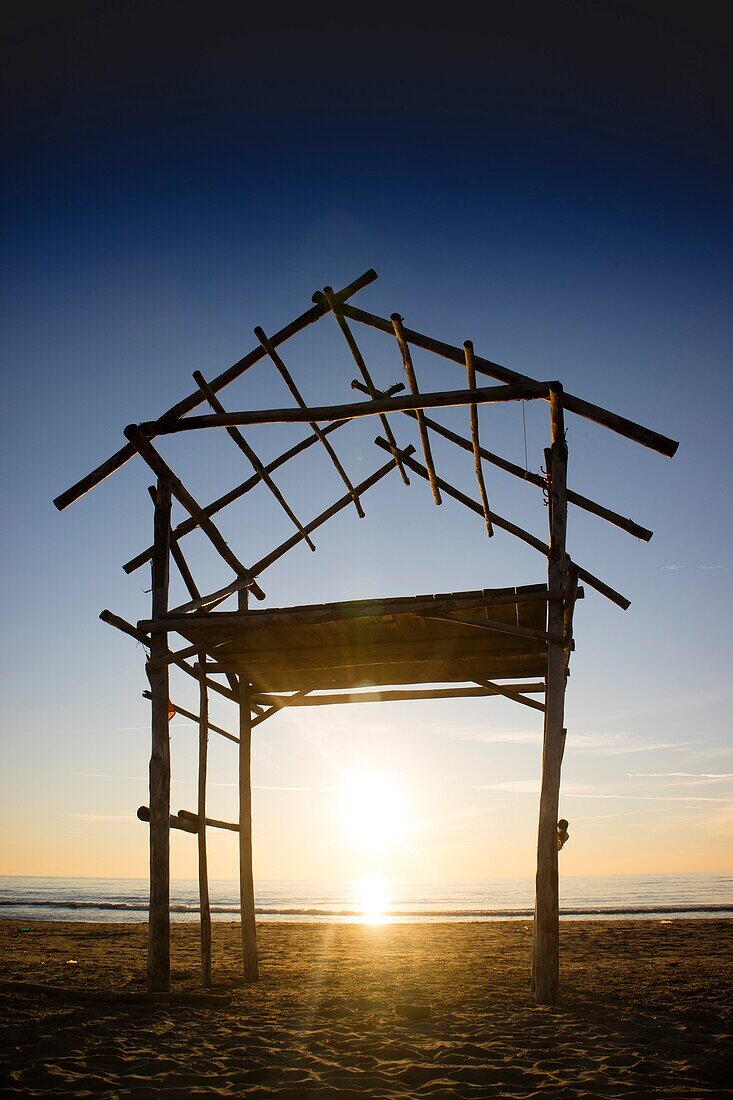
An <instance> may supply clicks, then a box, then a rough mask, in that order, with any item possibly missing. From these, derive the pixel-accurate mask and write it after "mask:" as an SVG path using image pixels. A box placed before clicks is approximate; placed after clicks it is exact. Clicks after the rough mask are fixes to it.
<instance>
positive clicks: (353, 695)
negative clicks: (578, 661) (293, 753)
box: [253, 682, 545, 707]
mask: <svg viewBox="0 0 733 1100" xmlns="http://www.w3.org/2000/svg"><path fill="white" fill-rule="evenodd" d="M501 689H506V693H510V694H511V695H512V696H514V695H515V694H519V693H523V694H524V693H527V692H544V690H545V685H544V683H542V682H539V683H526V684H524V683H512V684H501V685H499V684H497V685H496V686H494V687H478V686H476V687H455V688H425V689H423V690H419V689H418V690H412V691H402V690H399V689H398V690H395V691H391V690H389V689H383V690H381V691H358V692H339V693H338V694H335V695H334V694H322V695H312V694H308V695H305V694H303V695H299V697H298V698H295V697H293V696H280V698H282V699H287V704H286V705H287V706H289V707H332V706H340V705H343V704H345V703H400V702H412V701H415V700H420V699H483V698H488V697H490V696H492V695H504V694H505V691H503V690H501ZM277 698H278V696H276V695H263V694H258V695H254V696H253V699H254V700H256V701H257V702H258V703H268V702H270V701H272V700H276V699H277Z"/></svg>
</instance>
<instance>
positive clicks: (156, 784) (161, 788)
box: [147, 476, 172, 993]
mask: <svg viewBox="0 0 733 1100" xmlns="http://www.w3.org/2000/svg"><path fill="white" fill-rule="evenodd" d="M171 490H172V485H171V481H170V479H169V478H167V477H165V476H162V477H159V478H158V487H157V495H156V500H155V520H154V528H155V538H154V540H153V543H154V546H155V553H154V554H153V567H152V580H153V583H152V617H153V618H154V619H157V618H159V617H160V616H162V615H165V613H166V611H167V610H168V577H169V549H170V526H171ZM167 651H168V639H167V635H166V634H165V633H156V634H155V635H153V637H152V638H151V640H150V656H151V658H152V659H153V660H155V659H156V658H157V657H161V656H162V655H163V654H164V653H167ZM147 672H148V680H149V682H150V692H151V700H152V706H151V710H152V719H151V740H152V747H151V754H150V910H149V920H148V990H149V991H150V992H151V993H167V992H169V991H170V987H171V960H170V824H169V822H170V797H171V758H170V739H169V732H168V720H169V719H168V696H169V691H168V669H167V668H157V669H155V670H152V669H148V670H147Z"/></svg>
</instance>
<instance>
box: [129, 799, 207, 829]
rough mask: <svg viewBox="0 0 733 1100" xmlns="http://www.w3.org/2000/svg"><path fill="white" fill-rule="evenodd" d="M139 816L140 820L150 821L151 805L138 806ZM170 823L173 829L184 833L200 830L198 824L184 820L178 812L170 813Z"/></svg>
mask: <svg viewBox="0 0 733 1100" xmlns="http://www.w3.org/2000/svg"><path fill="white" fill-rule="evenodd" d="M137 817H138V820H139V821H146V822H148V823H150V807H149V806H138V808H137ZM168 825H169V827H170V828H171V829H178V830H179V831H180V832H182V833H195V832H197V831H198V826H197V825H194V824H193V823H192V822H190V821H184V820H183V819H182V818H179V817H177V816H176V814H170V816H169V817H168Z"/></svg>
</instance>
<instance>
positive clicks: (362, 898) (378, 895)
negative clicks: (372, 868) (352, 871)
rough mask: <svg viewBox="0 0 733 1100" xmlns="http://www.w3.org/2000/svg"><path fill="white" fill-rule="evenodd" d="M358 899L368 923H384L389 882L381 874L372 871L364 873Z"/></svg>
mask: <svg viewBox="0 0 733 1100" xmlns="http://www.w3.org/2000/svg"><path fill="white" fill-rule="evenodd" d="M356 886H357V892H358V901H359V906H360V908H361V912H362V916H363V919H364V921H365V922H366V923H367V924H384V922H385V921H386V919H387V918H386V916H385V910H386V908H387V903H388V898H387V883H386V882H385V880H384V879H383V878H382V876H381V875H378V874H376V873H375V872H371V873H370V874H368V875H362V877H361V878H360V879H359V880H358V882H357V884H356Z"/></svg>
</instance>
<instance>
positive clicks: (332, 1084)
mask: <svg viewBox="0 0 733 1100" xmlns="http://www.w3.org/2000/svg"><path fill="white" fill-rule="evenodd" d="M21 929H23V931H21ZM531 936H532V933H531V925H530V923H529V922H527V921H522V920H513V921H509V920H507V921H495V922H484V923H470V922H456V923H451V924H449V923H432V924H429V923H425V924H389V923H386V924H374V925H370V924H357V923H354V924H336V923H330V924H327V923H322V924H317V923H311V924H306V923H297V922H293V923H287V924H286V923H282V924H277V923H267V922H263V923H261V924H259V926H258V937H259V953H260V974H261V978H260V982H259V983H258V984H257V985H254V986H243V985H242V983H241V980H240V978H239V950H240V940H239V926H238V925H237V924H233V923H218V924H216V925H215V926H214V930H213V944H214V985H215V991H216V992H218V993H222V994H228V995H230V996H231V1001H230V1003H229V1004H226V1005H206V1006H205V1007H198V1006H193V1007H192V1006H178V1005H176V1006H171V1005H158V1004H156V1005H146V1004H129V1003H115V1002H114V1001H113V1000H111V1001H102V1002H99V1001H93V1002H90V1001H85V1000H83V999H79V998H75V997H74V996H73V994H71V995H70V996H69V997H68V998H63V999H59V998H56V997H52V998H49V997H47V996H43V995H41V994H39V993H34V992H29V991H27V990H24V991H17V990H12V989H11V988H10V987H9V985H8V983H9V982H11V981H23V982H33V983H46V984H50V985H54V986H64V987H67V988H71V989H72V990H113V991H115V992H116V993H130V992H135V991H144V990H145V981H146V979H145V966H146V927H145V925H143V924H92V923H71V922H69V923H55V922H45V921H38V922H34V921H24V922H22V923H18V922H17V921H10V920H5V921H0V945H1V948H2V961H3V978H4V983H3V987H2V992H0V998H1V1000H2V1013H1V1021H2V1022H1V1023H0V1047H1V1049H2V1059H3V1069H2V1082H3V1087H2V1095H7V1096H48V1095H58V1096H79V1097H81V1096H86V1097H100V1096H111V1097H155V1096H166V1097H181V1098H183V1097H197V1096H212V1097H213V1096H260V1097H267V1096H278V1097H300V1096H323V1097H330V1096H333V1097H357V1096H358V1097H367V1096H368V1097H371V1096H374V1097H409V1096H416V1097H424V1096H429V1097H450V1096H459V1097H463V1096H466V1097H494V1096H496V1097H534V1096H543V1097H545V1096H547V1097H561V1098H563V1097H578V1098H580V1097H586V1096H593V1097H608V1098H616V1097H619V1098H620V1097H624V1098H626V1100H646V1098H648V1097H677V1098H679V1100H694V1098H695V1097H713V1096H716V1097H719V1096H723V1095H731V1093H730V1091H729V1090H730V1087H731V1082H732V1081H733V1061H732V1060H731V1047H730V1040H731V1036H732V1035H733V1007H732V1005H731V995H730V991H731V971H732V970H733V950H732V948H733V921H731V920H729V919H715V918H713V919H707V920H696V919H681V920H673V921H667V920H664V921H660V920H656V919H655V920H633V921H632V920H626V921H625V920H616V921H599V920H596V921H578V920H576V921H572V922H568V921H566V922H563V924H562V931H561V948H562V961H561V982H562V1000H561V1004H559V1005H558V1006H557V1007H552V1008H538V1007H536V1006H535V1005H534V1003H533V1000H532V998H531V995H530V992H529V989H528V964H529V956H530V945H531ZM198 950H199V942H198V928H197V926H196V925H194V924H178V925H174V926H173V929H172V958H173V963H172V965H173V988H174V989H175V990H179V991H184V990H190V991H196V990H200V982H199V958H198Z"/></svg>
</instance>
